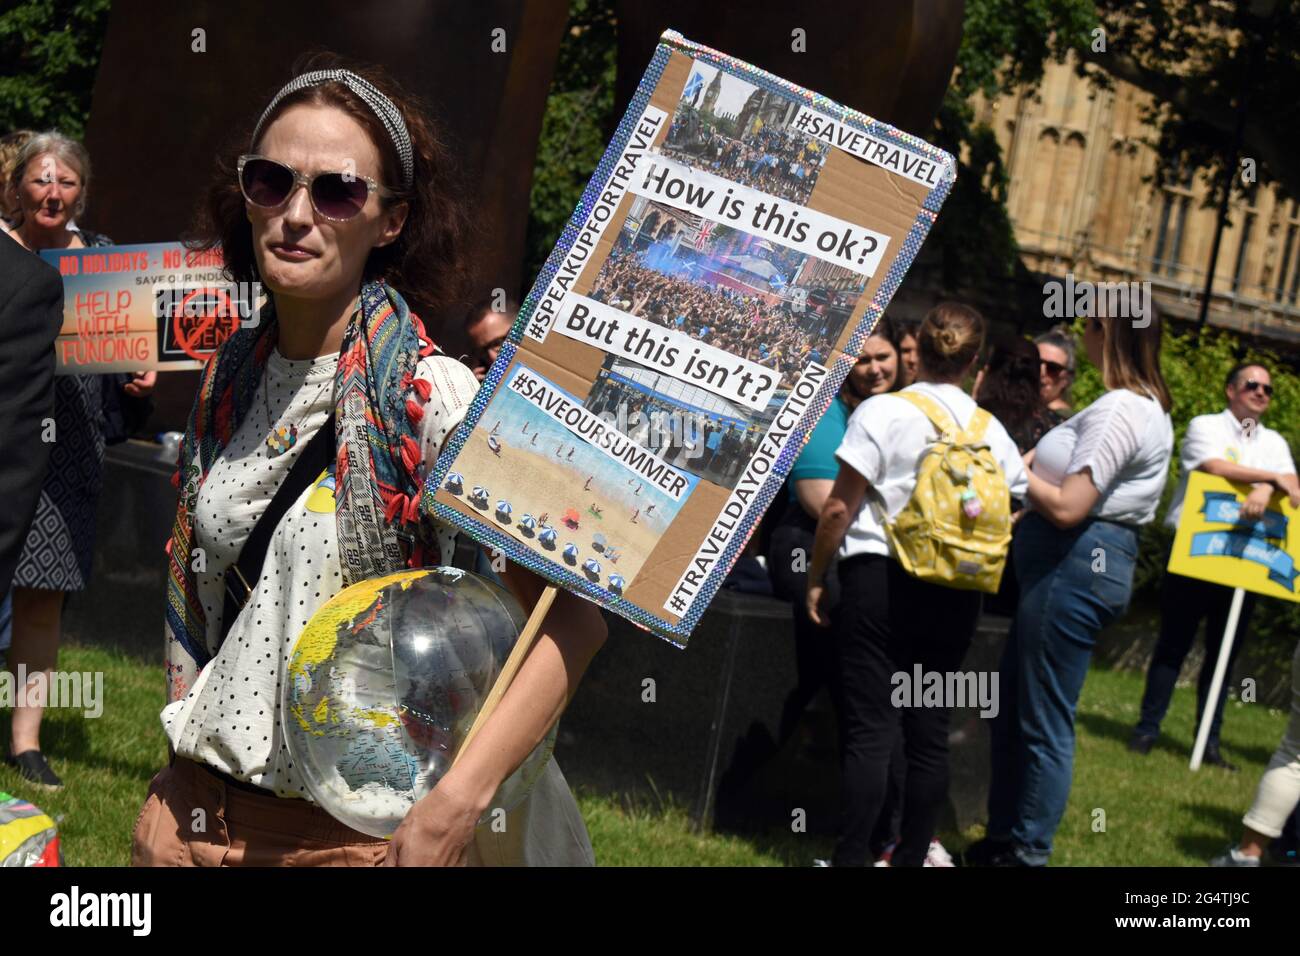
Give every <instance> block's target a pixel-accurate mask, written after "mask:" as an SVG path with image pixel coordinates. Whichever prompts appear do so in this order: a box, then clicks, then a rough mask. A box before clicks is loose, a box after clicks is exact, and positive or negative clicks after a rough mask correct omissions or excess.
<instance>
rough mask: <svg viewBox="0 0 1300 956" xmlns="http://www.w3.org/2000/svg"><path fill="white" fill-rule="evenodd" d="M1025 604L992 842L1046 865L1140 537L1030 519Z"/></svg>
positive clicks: (995, 744) (1019, 557)
mask: <svg viewBox="0 0 1300 956" xmlns="http://www.w3.org/2000/svg"><path fill="white" fill-rule="evenodd" d="M1012 551H1013V558H1014V560H1015V562H1016V575H1017V577H1018V579H1019V581H1020V602H1019V604H1018V605H1017V607H1016V616H1015V618H1014V619H1013V620H1012V622H1011V633H1010V636H1009V637H1008V638H1007V646H1006V650H1005V651H1004V653H1003V655H1002V664H1001V676H1000V685H1001V687H1002V688H1004V690H1003V693H1004V695H1005V694H1008V693H1009V696H1010V700H1006V699H1004V700H1003V701H1002V707H1001V709H1000V710H999V712H998V715H997V717H996V718H994V721H993V726H992V728H991V730H992V738H993V739H992V757H993V779H992V781H991V784H990V788H989V826H988V835H989V837H990V838H991V839H994V840H1009V841H1010V842H1011V844H1012V846H1013V848H1014V850H1015V852H1016V855H1017V856H1019V857H1020V859H1021V861H1022V862H1024V863H1028V864H1030V865H1032V866H1045V865H1046V864H1047V860H1048V857H1050V856H1051V853H1052V837H1053V835H1054V834H1055V833H1056V828H1057V826H1058V825H1059V824H1060V822H1061V817H1062V815H1064V813H1065V805H1066V802H1067V801H1068V800H1069V797H1070V780H1071V776H1072V774H1073V771H1074V713H1075V709H1076V708H1077V707H1078V704H1079V693H1080V692H1081V691H1082V690H1083V682H1084V679H1085V678H1086V677H1087V676H1088V664H1089V663H1090V660H1091V658H1092V648H1093V645H1094V643H1095V642H1096V638H1097V634H1098V632H1099V631H1100V630H1101V629H1102V628H1103V627H1105V626H1106V625H1107V624H1109V623H1110V622H1111V621H1113V620H1115V619H1116V618H1117V617H1119V616H1120V615H1121V614H1123V613H1124V611H1125V609H1126V608H1127V607H1128V602H1129V597H1130V596H1131V594H1132V591H1133V571H1134V569H1135V567H1136V565H1137V532H1136V531H1135V530H1134V529H1132V528H1129V527H1125V526H1123V525H1118V524H1114V523H1112V522H1109V521H1100V520H1097V519H1088V520H1085V521H1084V522H1083V523H1081V524H1079V525H1076V526H1075V527H1073V528H1069V529H1065V530H1062V529H1060V528H1057V527H1055V526H1053V525H1052V524H1051V523H1050V522H1048V521H1047V520H1046V519H1045V518H1043V517H1042V516H1040V515H1038V514H1036V513H1031V514H1029V515H1026V516H1025V518H1024V520H1023V521H1022V522H1021V524H1020V527H1019V528H1018V529H1017V531H1016V536H1015V538H1014V539H1013V544H1012Z"/></svg>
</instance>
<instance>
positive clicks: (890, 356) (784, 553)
mask: <svg viewBox="0 0 1300 956" xmlns="http://www.w3.org/2000/svg"><path fill="white" fill-rule="evenodd" d="M900 367H901V353H900V351H899V347H898V330H897V327H896V326H895V324H894V323H893V322H891V321H890V320H889V319H888V318H887V317H884V316H882V317H881V319H880V321H879V322H877V323H876V327H875V328H874V329H873V330H872V334H871V336H870V337H869V338H868V339H867V341H866V342H865V343H863V346H862V352H861V354H860V355H859V357H858V361H857V364H856V365H854V366H853V368H852V369H850V370H849V374H848V377H846V378H845V379H844V384H843V385H842V386H840V391H839V394H838V395H836V396H835V399H834V400H833V401H832V402H831V404H830V407H829V408H827V409H826V414H824V415H823V416H822V417H821V420H820V421H819V422H818V423H817V426H816V427H815V428H814V429H813V431H812V434H811V435H809V436H808V441H807V443H806V444H805V445H804V446H803V451H801V452H800V453H799V457H798V458H796V459H795V462H794V466H793V467H792V468H791V469H790V475H789V477H788V478H787V479H786V485H787V486H788V488H789V494H788V499H787V500H788V504H787V505H786V509H785V514H784V515H783V516H782V517H781V520H780V521H779V522H778V524H777V526H776V527H775V528H774V529H773V531H772V536H771V538H770V540H769V544H768V552H767V567H768V574H769V575H770V576H771V578H772V589H773V591H774V592H775V593H776V594H777V596H778V597H782V598H785V599H787V600H789V601H791V602H792V603H793V604H794V611H793V613H794V635H795V658H796V661H797V665H798V673H799V683H798V686H796V687H795V689H794V690H793V691H791V692H790V695H789V696H788V697H787V698H786V701H785V706H784V708H783V709H782V712H781V727H780V730H779V731H778V734H777V736H778V739H779V743H784V742H785V741H786V740H787V739H788V737H789V735H790V734H791V733H792V732H793V731H794V728H795V725H796V724H797V723H798V721H799V717H800V716H801V715H802V714H803V711H804V708H805V707H807V706H808V702H809V701H810V700H812V698H813V695H814V694H816V693H817V691H818V690H820V689H821V688H822V686H823V685H829V686H830V691H831V697H832V699H835V700H836V701H837V704H836V705H837V707H838V700H837V695H838V690H837V688H836V687H835V682H834V680H833V676H834V672H835V667H834V662H835V652H834V650H835V649H834V642H833V641H830V640H828V639H827V637H826V634H825V632H824V631H822V630H821V629H820V628H818V627H817V626H816V625H815V624H813V623H812V621H811V620H809V619H808V612H807V610H806V609H805V607H804V599H803V595H804V589H805V586H806V583H807V582H806V580H805V577H806V570H805V569H806V567H807V564H808V560H809V558H810V557H811V555H812V542H813V533H814V532H815V531H816V529H817V516H818V515H819V514H820V513H821V508H822V504H823V503H825V501H826V496H827V494H829V493H830V490H831V486H832V485H833V484H835V476H836V475H837V474H838V473H839V470H840V463H839V461H838V460H837V459H836V458H835V449H837V448H839V447H840V442H841V441H842V440H843V438H844V432H845V429H847V428H848V423H849V415H850V414H852V412H853V409H855V408H857V407H858V405H859V404H860V403H862V402H863V401H865V400H866V399H868V398H870V397H871V396H872V395H879V394H880V393H882V392H892V391H896V390H897V389H899V388H901V387H902V386H903V380H902V376H901V375H900V374H899V369H900ZM827 579H828V582H833V581H834V572H833V571H832V572H831V573H830V574H828V575H827ZM831 586H832V587H833V586H834V585H833V583H832V585H831ZM832 600H833V598H832Z"/></svg>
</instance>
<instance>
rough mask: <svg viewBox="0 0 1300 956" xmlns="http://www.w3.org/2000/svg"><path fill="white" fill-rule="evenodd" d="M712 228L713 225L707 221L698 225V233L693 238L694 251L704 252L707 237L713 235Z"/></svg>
mask: <svg viewBox="0 0 1300 956" xmlns="http://www.w3.org/2000/svg"><path fill="white" fill-rule="evenodd" d="M713 226H714V223H711V222H709V221H708V220H707V219H706V220H704V221H703V222H701V223H700V231H699V233H698V234H697V235H696V236H695V249H696V251H697V252H702V251H703V250H704V247H705V245H706V244H707V243H708V241H709V236H711V235H712V234H713Z"/></svg>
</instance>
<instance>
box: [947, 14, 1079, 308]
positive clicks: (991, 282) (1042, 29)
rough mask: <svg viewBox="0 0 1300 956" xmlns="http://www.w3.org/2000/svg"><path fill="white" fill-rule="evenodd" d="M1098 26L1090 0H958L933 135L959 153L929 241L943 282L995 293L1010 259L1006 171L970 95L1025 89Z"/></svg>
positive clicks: (1014, 260)
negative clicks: (961, 12)
mask: <svg viewBox="0 0 1300 956" xmlns="http://www.w3.org/2000/svg"><path fill="white" fill-rule="evenodd" d="M1096 25H1097V18H1096V11H1095V8H1094V5H1093V3H1092V2H1091V0H966V12H965V19H964V21H963V25H962V26H963V32H962V39H961V45H960V47H959V48H958V51H957V64H956V67H955V69H954V70H953V78H952V82H951V83H950V84H949V86H948V90H947V92H946V93H945V94H944V98H943V104H942V106H941V107H940V109H939V116H938V118H937V120H936V121H935V133H934V142H935V143H936V145H938V146H941V147H943V148H944V149H946V150H948V151H949V152H951V153H953V154H954V155H955V156H956V157H957V183H956V185H955V186H954V188H953V191H952V193H951V194H950V195H949V197H948V200H947V201H946V202H945V203H944V208H943V211H942V212H941V213H940V215H939V219H938V222H937V223H936V225H935V228H934V231H933V232H932V234H931V237H930V239H929V240H928V243H927V250H926V253H927V258H929V259H931V260H937V261H938V262H939V264H940V278H941V282H942V284H943V286H944V288H946V289H948V290H950V291H952V292H957V291H960V290H969V291H972V292H975V293H977V294H978V293H984V294H996V293H998V292H999V291H1000V290H1001V289H1002V288H1003V287H1004V286H1005V283H1006V282H1007V280H1009V279H1010V278H1011V277H1012V275H1013V273H1014V271H1015V269H1016V266H1017V264H1018V257H1017V246H1016V241H1015V236H1014V232H1013V229H1012V226H1011V220H1010V219H1009V218H1008V217H1007V209H1006V199H1007V187H1008V179H1007V171H1006V166H1005V164H1004V162H1003V156H1002V150H1001V147H1000V146H999V145H998V142H997V138H996V137H995V135H994V132H993V130H992V129H991V128H990V127H989V126H988V125H987V124H984V123H980V122H977V121H976V118H975V109H974V106H973V105H972V99H973V97H974V96H975V95H976V94H982V95H983V96H984V98H985V99H986V100H993V99H996V98H998V97H999V96H1003V95H1012V94H1015V93H1017V92H1020V91H1023V90H1032V89H1033V88H1035V87H1036V86H1037V85H1038V83H1039V82H1040V81H1041V80H1042V78H1043V71H1044V69H1045V68H1046V64H1047V63H1048V61H1049V60H1054V61H1056V62H1063V61H1064V60H1065V57H1066V56H1067V55H1068V54H1069V52H1070V51H1071V50H1078V49H1080V48H1081V47H1082V46H1083V45H1085V44H1086V43H1087V42H1088V41H1089V39H1090V37H1091V31H1092V30H1093V29H1094V28H1095V27H1096Z"/></svg>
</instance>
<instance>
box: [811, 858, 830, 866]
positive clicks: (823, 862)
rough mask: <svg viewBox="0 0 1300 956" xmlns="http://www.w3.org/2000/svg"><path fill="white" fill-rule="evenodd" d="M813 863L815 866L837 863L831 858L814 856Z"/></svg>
mask: <svg viewBox="0 0 1300 956" xmlns="http://www.w3.org/2000/svg"><path fill="white" fill-rule="evenodd" d="M812 865H813V866H834V865H835V864H834V863H832V862H831V861H830V860H823V859H821V858H820V857H814V858H813V864H812Z"/></svg>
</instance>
